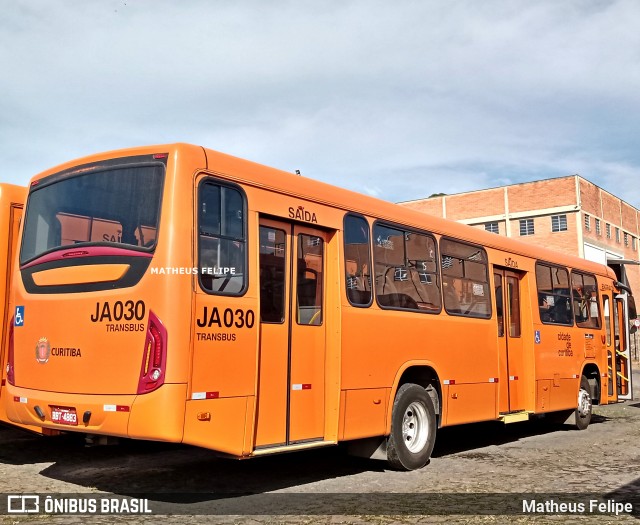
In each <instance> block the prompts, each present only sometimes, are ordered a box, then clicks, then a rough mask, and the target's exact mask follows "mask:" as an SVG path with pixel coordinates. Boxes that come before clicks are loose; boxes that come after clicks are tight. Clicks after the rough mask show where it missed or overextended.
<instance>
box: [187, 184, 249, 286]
mask: <svg viewBox="0 0 640 525" xmlns="http://www.w3.org/2000/svg"><path fill="white" fill-rule="evenodd" d="M202 175H204V176H203V177H202V179H201V180H200V182H199V183H198V186H197V193H196V206H195V211H196V227H195V235H196V252H197V261H198V272H197V273H198V286H199V287H200V290H201V291H202V292H204V293H206V294H207V295H214V296H224V297H243V296H244V295H245V294H246V293H247V290H248V289H249V225H248V222H249V218H248V214H247V210H248V199H247V194H246V192H245V191H244V188H243V187H242V186H240V185H239V184H235V183H233V182H229V181H227V180H225V179H220V178H218V177H215V176H213V175H210V174H208V173H202ZM212 183H213V184H215V185H217V186H219V187H221V188H222V187H224V188H229V189H232V190H235V191H237V192H238V193H239V194H240V197H241V198H242V234H243V235H244V245H245V250H244V261H243V262H244V279H243V286H242V289H241V290H240V291H239V292H219V291H214V290H208V289H207V288H205V287H204V286H203V285H202V272H201V268H202V263H201V260H200V236H201V234H200V203H201V201H200V191H201V189H202V187H203V186H204V185H205V184H212ZM217 238H218V239H222V238H225V239H227V238H228V237H227V236H223V235H219V236H218V237H217Z"/></svg>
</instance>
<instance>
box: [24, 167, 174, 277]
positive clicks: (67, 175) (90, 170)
mask: <svg viewBox="0 0 640 525" xmlns="http://www.w3.org/2000/svg"><path fill="white" fill-rule="evenodd" d="M150 157H151V156H147V155H136V156H132V157H116V158H112V159H107V160H105V161H97V162H91V163H87V164H82V165H78V166H74V167H73V168H69V169H66V170H63V171H59V172H57V173H52V174H51V175H47V176H46V177H43V178H42V179H39V180H38V183H37V184H33V183H32V184H31V185H30V186H29V189H28V192H27V196H26V197H25V207H24V213H23V217H22V219H21V222H23V223H24V224H23V226H22V232H21V233H22V234H21V235H20V238H19V239H18V242H19V250H18V262H19V265H20V267H21V268H23V267H25V266H27V265H30V264H31V263H33V262H34V261H37V260H38V259H40V258H41V257H43V256H45V255H48V254H50V253H55V252H57V251H64V250H69V249H75V248H82V247H86V246H108V247H112V248H123V249H125V250H132V251H137V252H142V253H151V254H153V253H155V251H156V248H157V246H158V239H159V238H160V225H161V223H162V210H163V206H164V190H165V185H166V181H167V163H166V159H163V160H164V161H163V160H155V159H151V158H150ZM144 167H154V168H160V167H162V184H161V185H160V192H159V193H160V204H159V206H158V223H157V225H156V236H155V239H154V242H153V244H152V245H150V246H135V245H133V244H125V243H119V242H111V241H86V242H79V243H76V244H70V245H66V246H57V247H55V248H49V249H48V250H45V251H44V252H42V253H40V254H38V255H36V256H34V257H31V258H29V259H26V260H24V261H23V260H22V249H23V245H24V236H25V235H26V219H27V214H28V213H29V208H30V206H31V198H30V197H31V195H32V194H33V193H35V192H37V191H39V190H42V189H44V188H46V187H47V186H51V185H53V184H57V183H59V182H62V181H65V180H70V179H74V178H76V177H86V176H89V175H95V174H97V173H102V172H105V171H114V170H119V169H131V168H144Z"/></svg>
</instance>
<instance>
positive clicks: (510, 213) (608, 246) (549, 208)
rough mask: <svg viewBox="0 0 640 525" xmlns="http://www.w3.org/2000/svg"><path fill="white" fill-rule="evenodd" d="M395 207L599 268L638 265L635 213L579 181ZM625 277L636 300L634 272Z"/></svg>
mask: <svg viewBox="0 0 640 525" xmlns="http://www.w3.org/2000/svg"><path fill="white" fill-rule="evenodd" d="M400 204H401V205H403V206H407V207H409V208H413V209H416V210H419V211H422V212H425V213H429V214H431V215H437V216H438V217H446V218H448V219H453V220H456V221H459V222H463V223H465V224H469V225H471V226H475V227H477V228H483V229H485V230H487V231H491V232H494V233H497V234H499V235H506V236H507V237H514V238H517V239H520V240H522V241H525V242H530V243H532V244H537V245H540V246H544V247H546V248H551V249H554V250H558V251H561V252H564V253H568V254H572V255H577V256H579V257H583V258H585V259H588V260H591V261H597V262H600V263H602V264H605V263H606V260H607V258H609V259H616V258H617V259H633V260H638V259H639V253H638V249H639V247H638V238H640V210H638V209H636V208H634V207H633V206H631V205H630V204H628V203H626V202H624V201H623V200H622V199H620V198H619V197H616V196H615V195H612V194H611V193H609V192H607V191H605V190H603V189H602V188H600V187H598V186H596V185H595V184H593V183H591V182H589V181H588V180H586V179H584V178H583V177H580V176H579V175H572V176H569V177H560V178H556V179H548V180H541V181H536V182H525V183H522V184H513V185H511V186H503V187H500V188H490V189H486V190H479V191H472V192H467V193H458V194H453V195H443V196H435V197H430V198H424V199H418V200H414V201H408V202H401V203H400ZM627 276H628V277H629V281H630V285H631V288H632V290H633V292H634V295H635V296H636V298H637V297H640V267H638V266H630V267H627ZM639 304H640V303H639Z"/></svg>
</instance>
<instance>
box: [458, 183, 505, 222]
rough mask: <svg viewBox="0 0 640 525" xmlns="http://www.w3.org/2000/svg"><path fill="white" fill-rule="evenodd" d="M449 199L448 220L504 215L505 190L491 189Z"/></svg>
mask: <svg viewBox="0 0 640 525" xmlns="http://www.w3.org/2000/svg"><path fill="white" fill-rule="evenodd" d="M446 199H447V219H452V220H454V221H458V220H461V219H469V218H472V217H488V216H492V215H504V189H503V188H497V189H489V190H482V191H474V192H471V193H462V194H459V195H450V196H447V197H446Z"/></svg>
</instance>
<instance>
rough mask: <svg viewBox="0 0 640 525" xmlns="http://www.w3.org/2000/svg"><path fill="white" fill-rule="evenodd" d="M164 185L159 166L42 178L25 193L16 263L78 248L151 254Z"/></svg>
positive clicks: (162, 167)
mask: <svg viewBox="0 0 640 525" xmlns="http://www.w3.org/2000/svg"><path fill="white" fill-rule="evenodd" d="M54 177H55V176H54ZM163 181H164V166H163V165H158V164H155V165H148V164H147V165H137V166H135V165H134V166H132V165H127V166H123V167H113V168H111V169H104V170H99V171H98V170H96V171H90V172H88V173H82V174H80V175H75V176H74V175H72V176H70V177H69V178H63V179H59V180H57V181H54V182H51V183H48V184H47V183H46V179H44V180H43V181H42V186H33V188H32V190H31V192H30V194H29V199H28V203H27V211H26V216H25V226H24V234H23V238H22V248H21V251H20V264H25V263H27V262H29V261H31V260H33V259H36V258H37V257H39V256H41V255H43V254H45V253H47V252H51V251H54V250H56V249H59V248H69V247H74V246H77V245H82V246H87V245H105V244H108V245H112V246H113V245H117V246H120V247H123V248H134V249H136V248H137V249H141V250H153V248H155V244H156V237H157V233H158V221H159V217H160V202H161V198H162V186H163Z"/></svg>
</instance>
